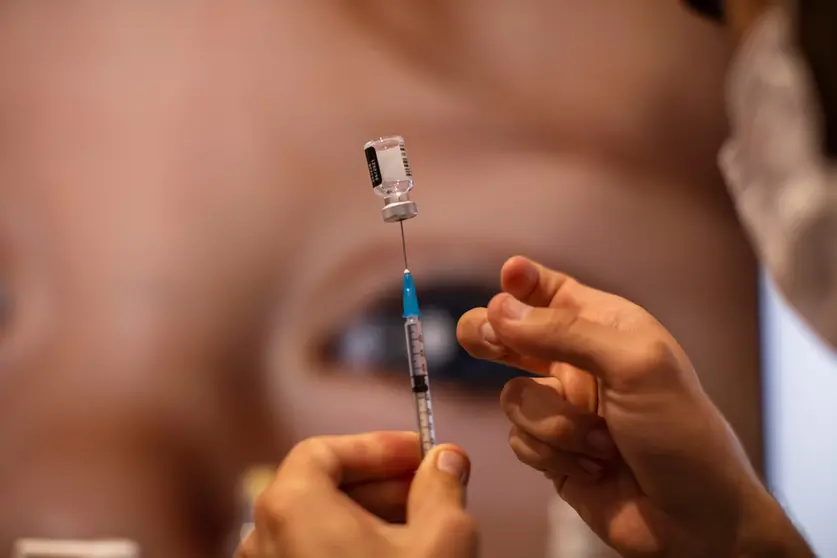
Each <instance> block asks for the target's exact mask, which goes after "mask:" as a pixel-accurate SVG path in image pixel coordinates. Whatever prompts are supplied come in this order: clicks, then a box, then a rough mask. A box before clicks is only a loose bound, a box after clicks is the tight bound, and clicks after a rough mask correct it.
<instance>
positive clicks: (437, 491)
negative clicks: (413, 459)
mask: <svg viewBox="0 0 837 558" xmlns="http://www.w3.org/2000/svg"><path fill="white" fill-rule="evenodd" d="M470 471H471V462H470V460H469V459H468V455H467V454H466V453H465V451H464V450H462V449H461V448H458V447H456V446H454V445H452V444H443V445H441V446H437V447H435V448H433V449H432V450H431V451H430V453H428V454H427V456H425V458H424V461H422V463H421V465H420V466H419V469H418V471H416V475H415V477H414V478H413V483H412V485H411V486H410V493H409V495H408V497H407V522H408V523H413V522H414V521H418V522H422V521H427V520H431V519H433V518H435V517H439V516H440V515H444V514H440V512H444V511H455V510H459V511H461V510H464V508H465V485H466V484H467V482H468V476H469V474H470Z"/></svg>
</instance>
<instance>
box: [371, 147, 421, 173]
mask: <svg viewBox="0 0 837 558" xmlns="http://www.w3.org/2000/svg"><path fill="white" fill-rule="evenodd" d="M377 157H378V164H379V169H380V173H381V178H382V179H383V181H384V182H399V181H403V180H410V179H411V178H412V177H413V172H412V170H410V161H409V160H408V159H407V150H406V149H404V144H403V143H402V144H401V145H400V146H399V147H398V149H396V148H394V147H393V148H390V149H384V150H382V151H378V153H377Z"/></svg>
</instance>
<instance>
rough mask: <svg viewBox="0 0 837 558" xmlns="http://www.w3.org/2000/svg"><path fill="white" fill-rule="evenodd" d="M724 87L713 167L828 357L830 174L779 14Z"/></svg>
mask: <svg viewBox="0 0 837 558" xmlns="http://www.w3.org/2000/svg"><path fill="white" fill-rule="evenodd" d="M727 87H728V89H727V108H728V111H729V117H730V125H731V134H730V138H729V140H728V141H727V143H726V144H725V145H724V147H723V149H722V150H721V153H720V157H719V162H720V165H721V170H722V171H723V172H724V174H725V176H726V179H727V183H728V185H729V188H730V192H731V194H732V196H733V198H734V200H735V204H736V207H737V210H738V213H739V216H740V219H741V221H742V223H743V225H744V227H745V228H746V229H747V231H748V233H749V235H750V237H751V240H752V242H753V246H754V248H755V250H756V253H757V254H758V256H759V258H760V259H761V261H762V263H763V264H764V265H765V267H766V268H767V270H768V273H769V274H770V276H771V277H772V278H773V280H774V281H775V282H776V284H777V286H778V288H779V291H780V292H781V293H782V294H783V295H784V297H785V298H786V299H787V301H788V302H789V303H790V305H791V306H793V307H794V308H795V309H796V311H797V312H799V314H800V315H801V316H802V318H803V319H804V320H805V321H806V322H807V323H808V325H810V326H811V327H812V328H813V329H814V330H815V331H816V332H817V333H818V334H819V336H820V337H821V338H822V339H823V340H825V341H827V342H828V343H829V344H830V345H831V346H832V347H837V165H835V163H834V162H831V161H829V160H828V159H827V158H826V157H825V155H824V152H823V149H822V147H821V146H822V142H821V138H822V122H823V119H822V115H821V112H820V108H819V104H818V100H817V96H816V93H815V89H814V81H813V78H812V76H811V72H810V69H809V68H808V65H807V63H806V62H805V60H804V59H803V57H802V55H801V53H800V52H799V50H798V47H797V46H796V42H795V38H794V36H793V30H792V21H791V18H790V16H789V14H788V12H787V10H785V9H783V8H779V7H776V8H773V9H771V10H770V11H769V12H768V13H766V14H765V15H764V16H762V18H761V20H760V21H759V22H758V23H757V25H756V26H755V28H754V29H753V31H752V32H751V33H750V35H749V37H748V38H747V39H746V41H745V42H744V44H743V45H742V46H741V48H740V49H739V51H738V53H737V54H736V56H735V59H734V60H733V63H732V66H731V68H730V74H729V76H728V82H727Z"/></svg>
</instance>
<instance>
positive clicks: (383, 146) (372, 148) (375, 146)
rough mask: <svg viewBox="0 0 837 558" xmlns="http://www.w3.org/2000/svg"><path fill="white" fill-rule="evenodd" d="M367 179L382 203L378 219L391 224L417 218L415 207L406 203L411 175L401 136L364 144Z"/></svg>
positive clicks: (411, 202) (411, 186)
mask: <svg viewBox="0 0 837 558" xmlns="http://www.w3.org/2000/svg"><path fill="white" fill-rule="evenodd" d="M363 151H364V153H365V155H366V164H367V166H368V168H369V178H370V179H371V180H372V189H373V190H374V192H375V194H377V195H378V196H380V197H382V198H383V199H384V207H383V209H382V210H381V215H382V216H383V218H384V221H386V222H388V223H392V222H395V221H404V220H405V219H412V218H413V217H415V216H416V215H418V207H417V206H416V204H415V202H414V201H412V200H411V199H410V190H412V189H413V171H412V169H411V168H410V160H409V158H408V157H407V148H406V147H405V146H404V138H402V137H401V136H388V137H384V138H378V139H376V140H372V141H368V142H366V145H364V146H363Z"/></svg>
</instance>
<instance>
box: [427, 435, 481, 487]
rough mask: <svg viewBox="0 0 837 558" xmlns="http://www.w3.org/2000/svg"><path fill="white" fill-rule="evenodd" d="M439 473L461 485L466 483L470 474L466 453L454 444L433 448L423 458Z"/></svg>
mask: <svg viewBox="0 0 837 558" xmlns="http://www.w3.org/2000/svg"><path fill="white" fill-rule="evenodd" d="M425 460H426V461H428V462H429V463H431V464H433V466H434V467H435V468H436V469H438V470H439V471H441V472H443V473H446V474H448V475H450V476H452V477H454V478H455V479H457V480H458V481H459V482H460V483H461V484H463V485H465V484H467V483H468V478H469V476H470V472H471V459H470V458H469V457H468V453H467V452H466V451H465V450H463V449H462V448H460V447H459V446H456V445H454V444H441V445H439V446H436V447H435V448H433V450H432V451H431V452H430V454H429V455H428V456H427V457H426V458H425Z"/></svg>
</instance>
